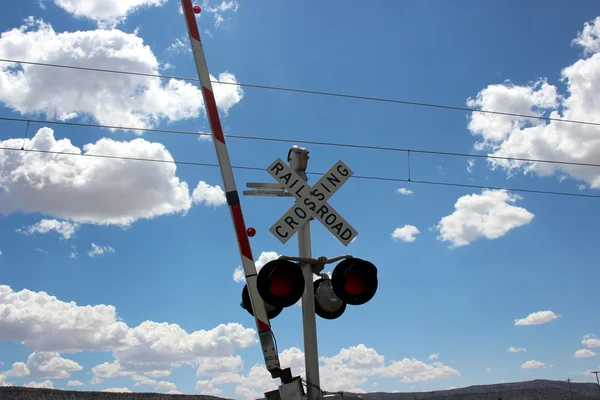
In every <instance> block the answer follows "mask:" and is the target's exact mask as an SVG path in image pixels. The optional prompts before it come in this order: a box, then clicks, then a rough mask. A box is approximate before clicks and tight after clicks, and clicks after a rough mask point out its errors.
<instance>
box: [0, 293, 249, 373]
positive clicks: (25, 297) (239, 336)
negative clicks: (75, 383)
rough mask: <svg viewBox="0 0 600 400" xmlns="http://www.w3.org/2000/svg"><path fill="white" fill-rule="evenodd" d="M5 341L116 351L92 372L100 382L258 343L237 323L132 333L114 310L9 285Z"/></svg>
mask: <svg viewBox="0 0 600 400" xmlns="http://www.w3.org/2000/svg"><path fill="white" fill-rule="evenodd" d="M0 341H14V342H20V343H23V344H24V345H25V346H27V347H29V348H31V349H33V350H35V351H36V352H62V353H73V352H80V351H112V353H113V355H114V356H115V361H114V362H113V363H104V364H101V365H99V366H96V367H94V368H93V369H92V372H93V373H94V378H97V379H98V380H100V379H102V378H109V377H115V376H131V375H133V374H134V373H135V371H139V372H149V373H152V372H154V371H166V370H170V369H173V368H176V367H178V366H180V365H182V364H183V363H195V362H197V361H198V360H199V359H201V358H202V357H228V356H231V355H232V354H233V352H234V351H236V350H238V349H242V348H246V347H250V346H254V345H256V344H257V343H258V341H257V338H256V331H254V330H253V329H250V328H244V327H243V326H242V325H241V324H238V323H229V324H221V325H219V326H217V327H215V328H213V329H210V330H198V331H195V332H192V333H188V332H186V331H185V330H183V329H182V328H181V327H179V326H178V325H176V324H167V323H157V322H153V321H145V322H143V323H141V324H140V325H138V326H136V327H133V328H131V327H129V326H127V324H125V323H124V322H122V321H120V320H119V318H117V314H116V310H115V307H114V306H110V305H95V306H79V305H77V304H76V303H74V302H69V303H67V302H63V301H61V300H59V299H57V298H56V297H53V296H49V295H48V294H46V293H44V292H32V291H29V290H26V289H24V290H22V291H20V292H14V291H13V290H12V289H11V288H10V287H9V286H0ZM58 361H60V362H58ZM68 361H70V360H66V361H65V360H63V359H60V358H59V359H58V360H57V359H55V357H54V361H53V362H52V363H51V365H53V366H56V365H58V366H59V367H60V368H62V369H63V370H75V369H74V368H77V367H76V365H75V364H66V362H68ZM69 365H70V366H69ZM25 366H27V365H25ZM57 368H58V367H57ZM40 370H41V369H40Z"/></svg>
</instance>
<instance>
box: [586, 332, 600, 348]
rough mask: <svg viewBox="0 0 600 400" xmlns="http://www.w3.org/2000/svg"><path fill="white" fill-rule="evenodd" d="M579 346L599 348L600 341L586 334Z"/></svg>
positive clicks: (594, 336) (592, 335)
mask: <svg viewBox="0 0 600 400" xmlns="http://www.w3.org/2000/svg"><path fill="white" fill-rule="evenodd" d="M581 344H582V345H584V346H585V347H600V339H598V338H597V337H596V335H594V334H588V335H585V336H584V337H583V340H582V341H581Z"/></svg>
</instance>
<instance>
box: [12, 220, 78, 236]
mask: <svg viewBox="0 0 600 400" xmlns="http://www.w3.org/2000/svg"><path fill="white" fill-rule="evenodd" d="M78 228H79V224H77V223H71V222H67V221H58V220H55V219H43V220H41V221H40V222H38V223H37V224H34V225H31V226H28V227H23V228H21V229H17V232H20V233H23V234H25V235H33V234H34V233H41V234H45V233H48V232H52V231H54V232H56V233H58V234H59V235H60V236H62V238H63V239H71V237H73V235H74V234H75V231H76V230H77V229H78Z"/></svg>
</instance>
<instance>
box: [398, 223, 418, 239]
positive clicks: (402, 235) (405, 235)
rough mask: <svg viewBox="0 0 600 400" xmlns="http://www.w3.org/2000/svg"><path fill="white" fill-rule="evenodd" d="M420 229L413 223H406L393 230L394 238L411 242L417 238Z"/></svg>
mask: <svg viewBox="0 0 600 400" xmlns="http://www.w3.org/2000/svg"><path fill="white" fill-rule="evenodd" d="M419 233H420V232H419V229H417V227H416V226H413V225H404V226H403V227H402V228H396V229H395V230H394V232H392V238H393V239H395V240H402V241H403V242H407V243H411V242H414V241H415V240H417V238H416V237H415V235H418V234H419Z"/></svg>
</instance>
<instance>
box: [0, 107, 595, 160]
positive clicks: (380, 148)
mask: <svg viewBox="0 0 600 400" xmlns="http://www.w3.org/2000/svg"><path fill="white" fill-rule="evenodd" d="M0 121H13V122H27V123H38V124H48V125H66V126H79V127H86V128H105V129H121V130H131V131H140V132H153V133H172V134H178V135H192V136H212V135H211V134H210V133H204V132H193V131H184V130H175V129H158V128H134V127H123V126H117V125H102V124H88V123H80V122H68V121H47V120H39V119H26V118H11V117H0ZM224 136H225V137H226V138H231V139H241V140H257V141H267V142H280V143H303V144H311V145H316V146H328V147H345V148H352V149H362V150H376V151H391V152H402V153H418V154H430V155H443V156H454V157H468V158H480V159H481V158H486V159H493V160H506V161H521V162H530V163H545V164H560V165H572V166H579V167H596V168H598V167H600V164H594V163H582V162H574V161H561V160H544V159H536V158H523V157H502V156H494V155H484V154H472V153H459V152H449V151H439V150H419V149H409V148H401V147H386V146H375V145H364V144H353V143H336V142H324V141H315V140H306V139H284V138H273V137H261V136H249V135H230V134H225V135H224Z"/></svg>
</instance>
